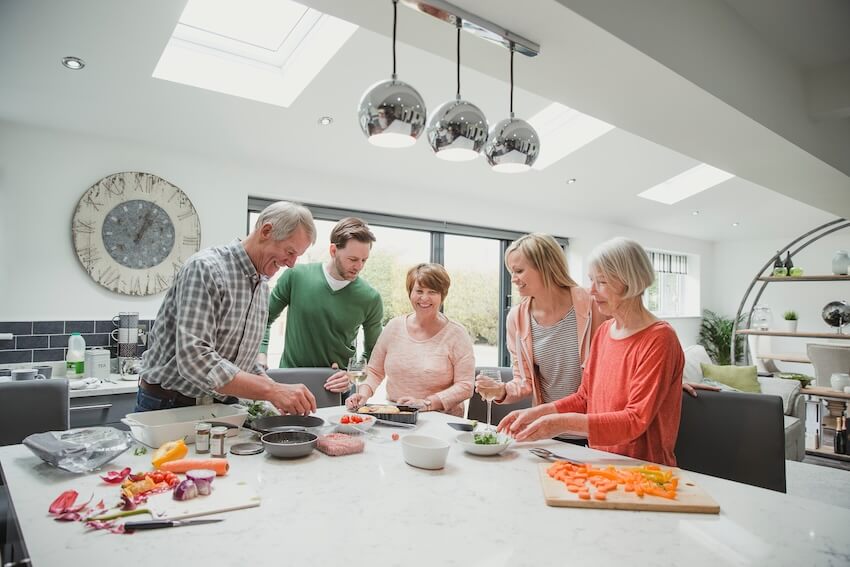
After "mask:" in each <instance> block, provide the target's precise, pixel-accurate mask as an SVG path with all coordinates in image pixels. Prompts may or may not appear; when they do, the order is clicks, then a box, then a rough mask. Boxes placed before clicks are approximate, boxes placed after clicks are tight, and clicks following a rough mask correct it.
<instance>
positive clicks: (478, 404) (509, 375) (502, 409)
mask: <svg viewBox="0 0 850 567" xmlns="http://www.w3.org/2000/svg"><path fill="white" fill-rule="evenodd" d="M478 370H479V369H478V368H476V369H475V375H476V376H477V375H478ZM499 372H500V373H501V375H502V382H510V381H511V380H512V379H513V376H514V374H513V369H511V367H509V366H500V367H499ZM530 407H531V397H528V398H524V399H522V400H520V401H518V402H514V403H512V404H497V403H493V409H492V413H493V415H492V419H493V425H497V424H498V423H499V422H500V421H502V419H503V418H504V417H505V416H506V415H508V414H509V413H511V412H512V411H514V410H518V409H525V408H530ZM466 419H474V420H477V421H480V422H482V423H484V422H485V421H487V402H485V401H484V400H483V399H481V396H479V395H478V394H475V393H473V394H472V397H471V398H470V399H469V407H468V408H467V410H466Z"/></svg>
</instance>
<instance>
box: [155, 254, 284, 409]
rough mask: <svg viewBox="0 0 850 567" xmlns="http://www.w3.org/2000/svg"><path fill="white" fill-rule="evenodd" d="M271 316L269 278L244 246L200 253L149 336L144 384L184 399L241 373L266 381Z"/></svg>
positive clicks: (180, 276) (184, 272) (176, 285)
mask: <svg viewBox="0 0 850 567" xmlns="http://www.w3.org/2000/svg"><path fill="white" fill-rule="evenodd" d="M268 311H269V287H268V283H267V278H266V277H265V276H261V275H260V274H259V273H258V272H257V270H256V268H255V267H254V265H253V264H252V263H251V259H250V258H249V257H248V254H247V252H246V251H245V247H244V246H242V243H241V242H239V241H238V240H237V241H235V242H233V243H231V244H229V245H227V246H219V247H215V248H207V249H205V250H201V251H200V252H198V253H197V254H195V255H193V256H192V257H191V258H189V259H188V260H187V261H186V263H185V264H184V265H183V267H182V268H181V269H180V271H179V272H178V274H177V277H176V278H175V279H174V282H173V284H172V285H171V288H170V289H169V290H168V293H166V294H165V299H164V300H163V302H162V306H161V307H160V308H159V313H158V314H157V318H156V322H155V323H154V326H153V329H151V333H150V348H148V350H147V351H146V352H145V353H144V355H143V370H142V373H141V378H142V380H144V381H145V382H149V383H151V384H160V385H162V387H163V388H165V389H167V390H174V391H177V392H180V393H181V394H183V395H184V396H189V397H192V398H199V397H202V396H204V395H209V396H213V397H215V398H217V399H219V400H223V399H225V398H226V396H224V395H221V394H218V393H216V392H215V390H216V389H217V388H219V387H221V386H224V385H225V384H227V383H228V382H230V381H231V380H233V377H234V376H235V375H236V373H237V372H239V370H244V371H246V372H251V373H254V374H262V373H263V370H262V368H261V367H260V366H259V365H257V353H258V352H259V347H260V341H261V340H262V338H263V332H264V331H265V327H266V322H267V319H268Z"/></svg>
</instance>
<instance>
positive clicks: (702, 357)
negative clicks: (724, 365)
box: [682, 345, 711, 384]
mask: <svg viewBox="0 0 850 567" xmlns="http://www.w3.org/2000/svg"><path fill="white" fill-rule="evenodd" d="M702 363H705V364H711V358H710V357H709V356H708V353H707V352H705V348H704V347H703V346H702V345H691V346H689V347H688V348H686V349H685V370H684V372H683V373H682V374H683V376H682V379H683V380H684V381H685V382H690V383H691V384H699V383H700V382H702V378H703V376H702V368H701V367H700V365H701V364H702Z"/></svg>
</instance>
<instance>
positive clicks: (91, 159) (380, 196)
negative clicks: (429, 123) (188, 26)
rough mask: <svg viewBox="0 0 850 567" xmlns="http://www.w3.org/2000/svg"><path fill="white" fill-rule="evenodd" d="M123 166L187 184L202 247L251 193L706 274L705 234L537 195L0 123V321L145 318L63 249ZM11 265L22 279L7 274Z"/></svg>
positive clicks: (133, 302) (686, 324) (143, 307)
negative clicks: (670, 261)
mask: <svg viewBox="0 0 850 567" xmlns="http://www.w3.org/2000/svg"><path fill="white" fill-rule="evenodd" d="M126 170H130V171H133V170H136V171H148V172H151V173H155V174H157V175H159V176H161V177H163V178H165V179H167V180H169V181H171V182H172V183H174V184H176V185H177V186H178V187H180V188H181V189H183V191H184V192H186V194H187V195H188V196H189V197H190V198H191V199H192V202H193V203H194V205H195V207H196V209H197V210H198V213H199V215H200V218H201V226H202V243H201V246H202V247H205V246H212V245H217V244H222V243H226V242H229V241H230V240H232V239H233V238H235V237H237V236H241V235H243V234H244V233H245V227H246V223H247V215H246V210H247V199H248V197H249V196H257V197H269V198H281V199H293V200H298V201H303V202H310V203H318V204H325V205H331V206H342V207H351V208H356V209H361V210H369V211H376V212H386V213H395V214H402V215H408V216H417V217H423V218H431V219H440V220H447V221H452V222H463V223H467V224H474V225H482V226H496V227H502V228H507V229H513V230H518V231H540V232H549V233H554V234H558V235H561V236H568V237H570V238H571V242H572V246H571V257H570V262H571V268H572V270H573V272H574V274H575V275H576V276H577V278H578V281H580V282H583V283H584V282H586V276H585V274H586V269H585V266H584V263H585V260H586V258H587V256H588V254H589V252H590V251H591V249H592V248H593V247H594V246H595V245H596V244H598V243H599V242H602V241H604V240H606V239H608V238H611V237H614V236H627V237H631V238H634V239H636V240H638V241H639V242H641V243H642V244H644V245H645V246H648V247H652V248H657V249H663V250H670V251H674V252H682V253H689V254H697V255H699V256H700V257H701V267H702V271H703V273H704V274H711V273H712V271H713V268H712V267H713V265H714V263H713V249H714V246H713V244H712V243H710V242H705V241H699V240H693V239H688V238H681V237H676V236H671V235H669V234H663V233H656V232H649V231H643V230H635V229H630V228H626V227H623V226H615V225H608V224H604V223H599V222H594V221H591V220H587V219H573V218H565V217H562V216H555V215H552V214H550V213H547V208H546V206H545V203H537V202H533V201H529V204H528V207H527V208H526V209H519V210H518V209H517V208H515V207H511V208H509V207H505V206H500V204H499V203H498V201H497V200H496V199H494V200H493V201H489V202H482V201H480V200H469V199H465V198H464V197H462V196H459V194H458V192H456V191H452V190H451V189H452V188H439V189H434V191H433V194H430V195H422V194H421V192H417V194H416V195H415V196H414V195H412V194H411V193H412V192H408V191H405V188H404V187H399V186H395V185H393V186H384V187H376V186H374V185H373V184H369V183H366V182H364V181H361V180H359V179H354V178H342V177H333V176H330V175H327V174H324V173H322V172H317V171H305V170H297V169H282V168H279V167H269V166H267V165H264V164H260V163H248V162H239V163H237V162H227V161H222V160H221V159H217V158H216V159H213V158H209V157H206V156H202V155H192V154H186V153H175V152H173V151H168V150H164V149H162V148H156V147H149V146H142V145H138V144H134V143H129V142H125V141H121V140H111V139H103V138H97V137H91V136H87V135H81V134H76V133H69V132H61V131H56V130H47V129H41V128H35V127H30V126H23V125H19V124H12V123H8V122H0V199H1V200H0V205H2V207H0V208H1V209H2V210H0V262H2V265H3V266H4V267H5V268H6V269H5V270H4V274H5V277H0V302H2V303H0V321H16V320H63V319H64V320H72V319H77V318H85V319H106V318H110V317H112V316H113V315H114V314H115V313H117V312H118V311H126V310H133V311H138V312H139V313H140V316H141V317H142V318H152V317H154V316H155V315H156V312H157V309H158V308H159V304H160V302H161V300H162V295H158V296H154V297H149V298H135V297H129V296H121V295H117V294H115V293H112V292H110V291H108V290H106V289H105V288H102V287H100V286H99V285H97V284H95V283H94V282H93V281H92V280H91V279H90V278H89V277H88V276H87V275H86V273H85V272H84V271H83V269H82V267H81V266H80V265H79V262H78V261H77V258H76V255H75V253H74V250H73V246H72V241H71V231H70V223H71V216H72V214H73V211H74V209H75V207H76V205H77V201H78V200H79V198H80V196H81V195H82V194H83V192H84V191H85V190H86V189H87V188H88V187H89V186H90V185H91V184H93V183H94V182H96V181H97V180H99V179H100V178H102V177H104V176H105V175H108V174H110V173H114V172H118V171H126ZM517 179H518V180H519V181H521V178H520V177H518V178H517ZM524 190H526V191H528V192H529V193H530V194H533V190H529V189H524ZM9 268H13V270H10V269H9ZM13 272H14V274H22V275H21V276H15V275H11V276H10V274H12V273H13ZM23 274H26V277H24V276H23ZM701 295H702V301H703V305H708V304H709V300H710V298H711V297H713V291H712V280H711V278H705V277H704V278H703V282H702V290H701ZM671 323H673V325H674V327H675V328H676V329H677V331H678V332H679V333H680V339H681V340H682V342H683V343H684V344H686V345H687V344H692V343H693V342H694V341H695V338H696V333H697V329H698V326H699V319H698V318H685V319H676V320H673V321H671Z"/></svg>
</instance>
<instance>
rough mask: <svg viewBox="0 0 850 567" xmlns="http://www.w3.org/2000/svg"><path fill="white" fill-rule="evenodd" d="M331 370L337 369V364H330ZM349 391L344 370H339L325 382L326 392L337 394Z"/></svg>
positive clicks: (346, 374) (349, 387)
mask: <svg viewBox="0 0 850 567" xmlns="http://www.w3.org/2000/svg"><path fill="white" fill-rule="evenodd" d="M331 368H334V369H336V368H339V366H337V363H336V362H334V363H333V364H331ZM350 389H351V385H350V384H349V383H348V373H347V372H346V371H345V370H340V371H339V372H336V373H335V374H333V375H331V376H330V377H329V378H328V379H327V380H325V390H328V391H329V392H333V393H335V394H339V393H342V392H347V391H348V390H350Z"/></svg>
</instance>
